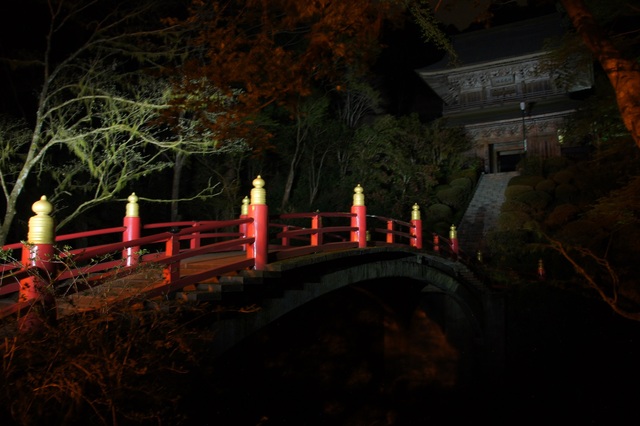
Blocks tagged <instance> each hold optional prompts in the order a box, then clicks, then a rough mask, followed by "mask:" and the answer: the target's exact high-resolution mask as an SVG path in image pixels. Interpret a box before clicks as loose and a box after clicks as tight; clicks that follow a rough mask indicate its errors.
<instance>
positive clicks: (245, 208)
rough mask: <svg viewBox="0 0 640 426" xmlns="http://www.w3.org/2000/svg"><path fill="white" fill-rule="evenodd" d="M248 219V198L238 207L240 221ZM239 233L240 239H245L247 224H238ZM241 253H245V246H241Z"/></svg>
mask: <svg viewBox="0 0 640 426" xmlns="http://www.w3.org/2000/svg"><path fill="white" fill-rule="evenodd" d="M248 217H249V197H244V198H243V199H242V206H241V207H240V219H246V218H248ZM240 233H241V234H242V238H246V236H247V224H246V223H241V224H240ZM242 251H247V246H246V245H245V244H243V245H242Z"/></svg>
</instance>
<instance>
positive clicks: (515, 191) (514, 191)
mask: <svg viewBox="0 0 640 426" xmlns="http://www.w3.org/2000/svg"><path fill="white" fill-rule="evenodd" d="M530 191H533V187H532V186H529V185H510V186H507V189H505V190H504V196H505V198H506V199H507V200H512V199H515V197H516V196H518V195H520V194H522V193H525V192H530Z"/></svg>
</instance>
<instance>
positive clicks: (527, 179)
mask: <svg viewBox="0 0 640 426" xmlns="http://www.w3.org/2000/svg"><path fill="white" fill-rule="evenodd" d="M543 180H544V177H542V176H540V175H520V176H515V177H513V178H511V180H510V181H509V186H512V185H528V186H531V187H533V188H535V186H536V185H537V184H538V183H540V182H541V181H543Z"/></svg>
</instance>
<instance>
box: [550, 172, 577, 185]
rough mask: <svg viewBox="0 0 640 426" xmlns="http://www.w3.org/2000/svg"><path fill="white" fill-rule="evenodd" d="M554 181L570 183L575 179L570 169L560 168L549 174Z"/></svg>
mask: <svg viewBox="0 0 640 426" xmlns="http://www.w3.org/2000/svg"><path fill="white" fill-rule="evenodd" d="M549 178H551V179H552V180H553V181H554V182H556V183H558V184H568V183H570V182H571V181H573V179H574V175H573V172H572V171H571V170H569V169H565V170H560V171H558V172H556V173H553V174H552V175H550V176H549Z"/></svg>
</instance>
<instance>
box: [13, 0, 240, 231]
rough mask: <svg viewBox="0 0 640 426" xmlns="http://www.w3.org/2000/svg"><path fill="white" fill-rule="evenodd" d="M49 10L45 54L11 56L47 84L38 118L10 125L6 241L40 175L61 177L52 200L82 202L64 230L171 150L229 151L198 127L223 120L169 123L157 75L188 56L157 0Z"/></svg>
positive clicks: (154, 168)
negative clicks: (176, 126)
mask: <svg viewBox="0 0 640 426" xmlns="http://www.w3.org/2000/svg"><path fill="white" fill-rule="evenodd" d="M49 6H50V7H49V9H48V10H49V27H48V28H47V30H46V32H45V34H43V36H42V37H43V39H44V41H45V43H44V50H43V51H40V52H38V53H36V54H34V53H28V54H26V55H25V54H22V52H15V54H16V56H15V57H13V58H5V59H4V60H5V61H6V62H7V63H10V64H11V65H12V67H13V68H14V69H15V70H16V71H17V72H19V73H23V74H29V73H33V75H36V76H39V78H38V80H39V82H38V83H35V84H34V82H33V81H29V82H28V83H29V84H31V85H32V87H37V88H38V93H37V97H36V98H35V103H34V105H33V108H32V111H33V113H32V114H29V113H27V116H26V117H25V118H24V119H23V120H18V119H17V120H14V121H12V120H10V119H8V120H5V121H4V123H5V125H4V126H0V141H2V144H3V146H4V147H6V150H3V154H2V157H1V158H0V168H1V171H2V178H1V179H2V180H1V181H0V182H1V184H2V191H3V195H4V199H5V212H4V217H3V220H2V225H1V226H0V242H2V243H4V242H5V240H6V237H7V234H8V232H9V229H10V227H11V225H12V223H13V220H14V218H15V216H16V204H17V202H18V199H19V197H20V195H21V194H22V192H23V191H24V189H25V185H26V184H27V179H28V178H29V176H31V175H32V174H33V172H34V171H37V176H38V177H40V178H42V179H44V178H45V177H47V178H52V179H51V180H49V181H48V182H53V184H54V185H55V187H54V188H53V189H52V190H53V192H54V193H53V194H52V195H50V196H49V198H50V200H52V201H54V202H55V201H57V203H56V204H57V205H58V206H63V205H64V204H66V203H69V204H70V203H73V202H74V200H75V199H77V198H80V199H81V201H80V203H79V205H77V206H73V209H72V211H69V212H65V216H64V218H63V219H62V220H61V221H60V223H59V227H60V226H63V225H64V224H65V223H67V222H69V221H71V220H72V219H73V218H74V217H76V216H77V215H79V214H80V213H82V212H83V211H86V210H87V209H89V208H91V207H94V206H96V205H98V204H100V203H104V202H105V201H108V200H111V199H113V198H114V197H116V196H117V195H118V194H119V193H120V192H121V191H122V190H124V189H125V188H126V187H127V186H128V185H129V184H130V183H131V182H134V181H136V180H138V179H140V178H141V177H142V176H146V175H149V174H152V173H156V172H158V171H160V170H163V169H164V168H167V167H171V166H172V161H170V160H169V159H170V158H171V155H172V154H171V153H174V152H176V151H178V152H182V153H212V152H218V151H219V150H220V149H221V147H220V146H219V144H218V139H217V138H216V135H213V134H211V133H210V132H208V131H207V129H206V126H202V125H199V124H198V123H196V121H197V120H205V121H206V119H214V118H211V117H195V118H194V119H192V120H190V121H189V123H187V124H188V125H183V126H182V129H181V131H180V132H179V133H174V132H173V131H172V129H171V128H169V127H168V126H166V124H164V123H163V121H162V120H160V117H161V115H162V113H163V112H164V111H166V110H168V106H169V102H170V101H171V100H172V99H173V98H174V97H175V96H174V95H172V88H171V87H170V86H169V85H168V84H167V83H166V81H165V80H164V79H163V78H158V77H157V70H158V66H159V65H160V64H167V63H168V61H170V60H172V59H173V58H174V57H175V56H176V55H178V54H180V53H182V51H180V50H179V44H175V43H173V42H174V41H176V40H179V37H178V36H179V34H178V33H176V32H175V29H174V28H167V27H165V26H164V25H163V24H161V23H160V20H159V17H158V18H157V19H154V17H155V16H156V15H155V13H153V12H154V11H155V9H154V8H153V6H154V4H153V2H151V3H139V4H136V5H135V6H133V7H132V8H126V7H125V6H124V4H120V5H118V6H117V7H113V5H111V6H110V8H109V9H104V8H103V5H102V4H101V3H100V2H97V1H94V2H88V3H73V2H70V3H67V2H64V1H52V2H49ZM68 34H73V35H74V37H73V38H71V39H70V38H69V37H68ZM176 46H178V47H176ZM154 72H155V73H156V76H154V74H153V73H154ZM38 80H36V81H38ZM218 102H220V101H219V100H218ZM172 111H175V109H174V110H172ZM184 121H185V120H183V124H184ZM18 123H20V124H21V126H22V127H20V128H18V127H17V126H18ZM240 145H242V144H240ZM237 148H239V149H242V146H237ZM224 149H231V147H230V146H228V145H226V146H225V148H224ZM73 195H81V196H80V197H76V198H74V197H73ZM65 200H66V201H65Z"/></svg>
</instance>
